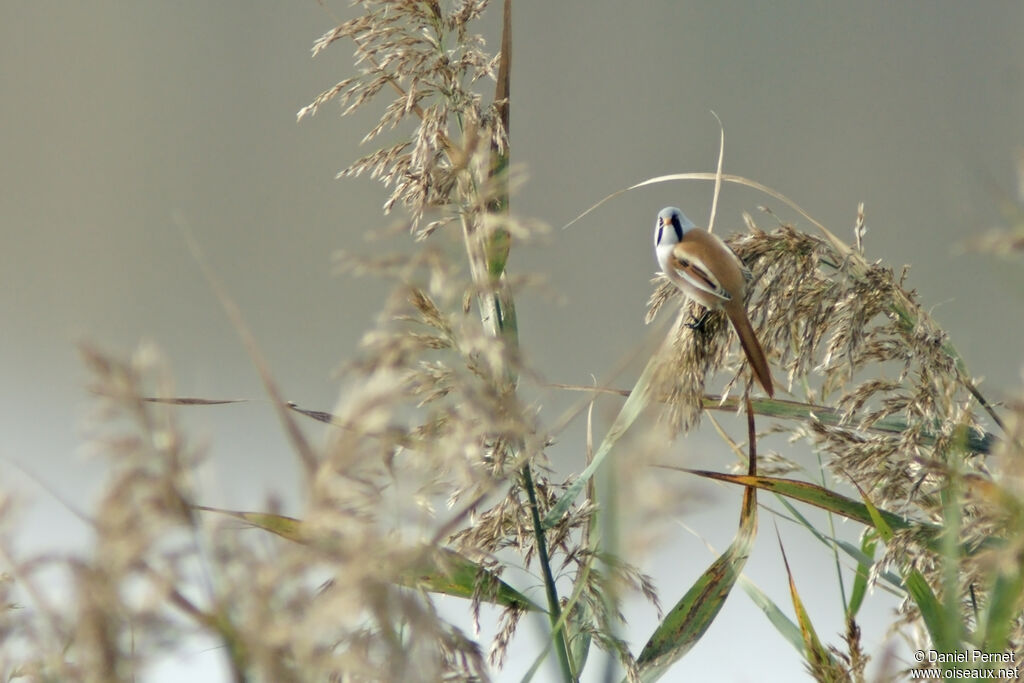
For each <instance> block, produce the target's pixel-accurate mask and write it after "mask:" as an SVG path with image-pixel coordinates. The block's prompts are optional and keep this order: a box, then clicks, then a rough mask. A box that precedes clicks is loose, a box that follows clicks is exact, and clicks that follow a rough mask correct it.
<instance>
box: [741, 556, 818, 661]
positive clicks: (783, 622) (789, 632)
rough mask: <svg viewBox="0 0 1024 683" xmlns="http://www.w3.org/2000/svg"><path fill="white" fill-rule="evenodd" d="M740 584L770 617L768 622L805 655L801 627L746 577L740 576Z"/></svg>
mask: <svg viewBox="0 0 1024 683" xmlns="http://www.w3.org/2000/svg"><path fill="white" fill-rule="evenodd" d="M739 584H740V588H742V589H743V591H744V592H745V593H746V594H747V595H748V596H749V597H750V599H751V600H753V602H754V604H755V605H757V606H758V607H759V608H760V609H761V611H762V612H764V614H765V616H766V617H768V621H770V622H772V626H774V627H775V630H776V631H778V632H779V634H780V635H781V636H782V637H783V638H785V639H786V640H787V641H789V644H790V645H792V646H793V647H794V648H796V651H797V652H800V653H803V651H804V639H803V636H801V635H800V627H799V626H797V625H796V624H794V623H793V620H792V619H790V618H789V617H787V616H786V614H785V613H784V612H783V611H782V610H781V609H780V608H779V606H778V605H777V604H775V601H774V600H772V599H771V598H769V597H768V596H767V595H766V594H765V593H764V591H762V590H761V589H760V588H758V587H757V584H755V583H754V582H753V581H751V580H750V579H748V578H747V577H746V576H742V575H741V576H740V579H739Z"/></svg>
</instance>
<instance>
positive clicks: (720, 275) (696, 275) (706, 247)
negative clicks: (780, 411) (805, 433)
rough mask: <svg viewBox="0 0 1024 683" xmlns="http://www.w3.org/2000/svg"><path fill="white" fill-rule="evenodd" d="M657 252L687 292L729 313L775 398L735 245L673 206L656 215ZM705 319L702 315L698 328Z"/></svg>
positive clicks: (756, 372) (671, 277) (762, 381)
mask: <svg viewBox="0 0 1024 683" xmlns="http://www.w3.org/2000/svg"><path fill="white" fill-rule="evenodd" d="M654 253H655V255H656V256H657V258H658V265H659V266H661V270H662V271H663V272H664V273H665V275H666V276H668V279H669V280H671V281H672V282H673V283H674V284H675V285H676V287H678V288H679V289H681V290H682V291H683V294H685V295H686V296H688V297H690V298H691V299H693V300H694V301H696V302H697V303H699V304H700V305H702V306H704V308H706V309H707V311H708V313H710V312H711V311H713V310H718V309H722V310H724V311H725V314H726V315H727V316H729V320H730V322H732V326H733V328H735V330H736V334H737V335H738V336H739V338H740V345H741V346H742V347H743V352H744V353H746V354H747V360H749V361H750V367H752V368H753V369H754V376H756V377H757V381H758V382H759V383H760V384H761V386H762V387H763V388H764V390H765V391H766V392H767V393H768V395H769V396H774V395H775V390H774V388H773V387H772V375H771V372H770V371H769V370H768V361H767V360H765V357H764V350H762V349H761V344H760V343H759V342H758V341H757V335H756V334H754V328H753V327H751V325H750V318H748V317H747V309H746V305H745V304H744V299H743V297H744V294H745V290H746V278H745V277H744V267H743V263H742V262H741V261H740V260H739V258H738V257H737V256H736V254H734V253H733V252H732V249H730V248H729V247H728V246H726V244H725V242H723V241H722V240H721V239H719V238H718V236H717V235H712V234H711V233H710V232H708V231H707V230H702V229H701V228H698V227H697V226H695V225H694V224H693V222H692V221H690V219H689V218H687V217H686V216H684V215H683V212H682V211H680V210H679V209H677V208H676V207H674V206H669V207H666V208H664V209H662V210H661V211H660V212H659V213H658V221H657V222H656V223H655V224H654ZM708 313H705V317H706V316H707V314H708ZM703 321H704V318H701V320H700V321H699V322H698V323H697V326H699V325H700V324H701V323H703Z"/></svg>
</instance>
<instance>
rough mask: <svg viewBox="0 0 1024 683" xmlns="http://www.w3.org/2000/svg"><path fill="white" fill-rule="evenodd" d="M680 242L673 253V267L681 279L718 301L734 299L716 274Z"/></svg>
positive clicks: (694, 252)
mask: <svg viewBox="0 0 1024 683" xmlns="http://www.w3.org/2000/svg"><path fill="white" fill-rule="evenodd" d="M686 247H687V245H686V244H685V243H683V242H680V243H679V244H677V245H676V248H675V249H674V250H673V251H672V259H671V266H672V270H674V271H675V272H676V274H677V275H679V277H681V278H682V279H683V280H685V281H686V282H687V283H688V284H690V285H692V286H694V287H696V288H697V289H699V290H700V291H702V292H707V293H708V294H710V295H711V296H713V297H715V298H716V299H718V300H720V301H722V302H725V301H730V300H731V299H732V295H730V294H729V292H727V291H726V289H725V287H723V286H722V283H721V282H719V281H718V278H717V277H715V274H714V273H713V272H712V271H711V269H710V268H708V267H707V266H706V265H705V264H704V261H702V260H701V258H700V256H699V255H698V254H697V253H696V251H695V250H693V249H687V248H686Z"/></svg>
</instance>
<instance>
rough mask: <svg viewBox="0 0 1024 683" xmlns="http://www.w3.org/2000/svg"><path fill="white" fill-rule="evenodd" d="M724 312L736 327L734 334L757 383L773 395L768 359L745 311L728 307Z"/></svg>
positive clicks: (773, 389)
mask: <svg viewBox="0 0 1024 683" xmlns="http://www.w3.org/2000/svg"><path fill="white" fill-rule="evenodd" d="M726 313H728V315H729V320H731V321H732V326H733V327H734V328H735V329H736V334H737V335H738V336H739V338H740V346H742V347H743V352H744V353H746V354H747V360H748V361H750V367H751V368H753V369H754V376H755V377H757V381H758V383H760V385H761V387H762V388H763V389H764V390H765V392H766V393H767V394H768V395H769V396H775V388H774V387H773V386H772V373H771V371H770V370H769V369H768V360H767V359H766V358H765V356H764V350H763V349H762V348H761V343H760V342H759V341H757V334H755V333H754V328H753V326H752V325H751V324H750V318H748V317H747V312H746V311H745V310H743V309H742V308H732V307H729V310H727V311H726Z"/></svg>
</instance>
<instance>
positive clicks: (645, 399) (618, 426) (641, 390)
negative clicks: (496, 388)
mask: <svg viewBox="0 0 1024 683" xmlns="http://www.w3.org/2000/svg"><path fill="white" fill-rule="evenodd" d="M682 320H683V317H682V313H680V315H679V317H678V318H677V319H676V322H675V325H674V326H673V328H672V331H671V332H670V333H669V335H668V337H666V341H665V342H663V344H664V343H668V340H670V339H672V338H673V336H674V335H675V330H676V326H678V325H679V324H680V323H681V322H682ZM660 350H661V349H659V352H658V353H655V354H654V355H652V356H651V359H650V360H649V361H647V366H646V367H645V368H644V371H643V372H642V373H641V374H640V378H639V379H637V381H636V384H635V385H634V386H633V389H632V391H630V392H629V396H628V397H627V398H626V402H625V403H623V404H622V408H621V409H619V414H618V415H616V416H615V421H614V422H613V423H612V426H611V427H609V428H608V433H607V434H605V437H604V439H603V440H602V441H601V445H600V446H598V448H597V452H596V453H594V457H593V458H592V459H591V461H590V463H589V464H588V465H587V466H586V468H584V470H583V471H582V472H580V475H579V476H578V477H577V478H576V481H574V482H573V483H572V484H570V485H569V487H568V488H567V489H566V491H565V493H563V494H562V497H561V498H559V499H558V500H557V501H556V502H555V504H554V505H553V506H552V507H551V509H550V510H549V511H548V513H547V515H545V516H544V528H545V529H550V528H552V527H553V526H554V525H555V524H557V523H558V520H559V519H561V518H562V515H564V514H565V513H566V512H567V511H568V510H569V507H570V506H571V505H572V504H573V501H575V500H576V498H577V497H578V496H579V495H580V493H581V492H582V491H583V488H584V487H585V486H586V485H587V482H589V481H590V478H591V477H593V476H594V473H595V472H597V470H598V468H600V467H601V464H602V463H603V462H604V459H605V457H607V455H608V453H609V452H610V451H611V450H612V448H613V447H614V446H615V444H616V443H618V441H619V439H620V438H622V435H623V434H625V433H626V431H627V430H628V429H629V428H630V427H631V426H632V425H633V423H634V422H635V421H636V419H637V417H639V416H640V413H641V412H643V409H644V408H646V407H647V405H648V404H649V403H650V402H651V395H652V394H653V391H652V387H653V383H654V379H655V375H656V374H657V371H658V368H659V366H660V364H661V363H660V359H659V356H660V355H661V354H660Z"/></svg>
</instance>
